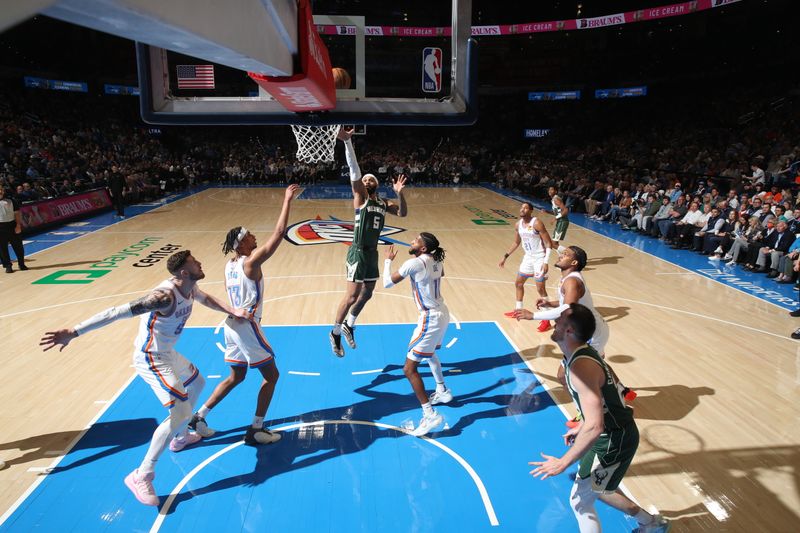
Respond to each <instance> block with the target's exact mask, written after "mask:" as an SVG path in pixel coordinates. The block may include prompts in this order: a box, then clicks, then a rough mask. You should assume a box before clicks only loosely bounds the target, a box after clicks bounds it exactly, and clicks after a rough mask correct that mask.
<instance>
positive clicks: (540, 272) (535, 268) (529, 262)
mask: <svg viewBox="0 0 800 533" xmlns="http://www.w3.org/2000/svg"><path fill="white" fill-rule="evenodd" d="M520 244H522V249H523V250H524V251H525V255H524V257H523V258H522V263H521V264H520V266H519V271H518V272H517V280H516V282H515V283H514V285H515V287H516V289H517V302H516V305H515V306H514V311H509V312H508V313H506V316H509V317H512V316H515V312H516V311H517V310H519V309H522V300H523V298H524V297H525V282H526V281H528V278H533V281H534V282H535V283H536V290H537V291H538V293H539V298H547V288H546V287H545V284H544V282H545V281H546V280H547V269H548V266H547V262H548V260H549V259H550V250H551V249H552V248H553V241H552V240H551V239H550V234H549V233H547V228H545V227H544V224H542V221H541V220H539V219H538V218H536V217H534V216H533V205H532V204H530V203H529V202H522V205H521V206H520V208H519V221H518V222H517V224H516V226H515V227H514V244H513V245H512V246H511V249H510V250H509V251H508V252H506V253H505V254H503V260H502V261H500V264H499V265H498V266H500V268H503V267H505V264H506V259H508V257H509V256H510V255H511V254H513V253H514V250H516V249H517V248H519V245H520ZM549 328H550V321H549V320H542V321H541V322H540V323H539V327H538V330H539V331H542V332H543V331H547V330H548V329H549Z"/></svg>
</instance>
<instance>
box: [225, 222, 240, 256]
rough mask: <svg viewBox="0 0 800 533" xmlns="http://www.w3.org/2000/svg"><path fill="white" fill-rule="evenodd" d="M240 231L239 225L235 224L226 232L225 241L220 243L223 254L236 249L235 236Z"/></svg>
mask: <svg viewBox="0 0 800 533" xmlns="http://www.w3.org/2000/svg"><path fill="white" fill-rule="evenodd" d="M240 231H242V227H241V226H236V227H235V228H233V229H231V230H230V231H228V234H227V235H226V236H225V242H223V243H222V253H223V254H224V255H228V254H229V253H231V252H235V251H236V238H237V237H238V236H239V232H240Z"/></svg>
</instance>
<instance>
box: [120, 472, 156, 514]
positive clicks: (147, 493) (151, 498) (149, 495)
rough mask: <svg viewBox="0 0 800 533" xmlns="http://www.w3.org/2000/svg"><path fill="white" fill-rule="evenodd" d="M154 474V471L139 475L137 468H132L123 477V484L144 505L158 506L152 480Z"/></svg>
mask: <svg viewBox="0 0 800 533" xmlns="http://www.w3.org/2000/svg"><path fill="white" fill-rule="evenodd" d="M155 477H156V475H155V474H154V473H152V472H151V473H149V474H145V475H143V476H140V475H139V470H138V469H137V470H134V471H133V472H131V473H130V474H128V476H127V477H126V478H125V484H126V485H127V486H128V488H129V489H131V492H132V493H133V495H134V496H136V499H137V500H139V501H140V502H141V503H143V504H144V505H152V506H154V507H158V504H159V503H160V502H159V500H158V496H156V491H155V489H154V488H153V480H154V479H155Z"/></svg>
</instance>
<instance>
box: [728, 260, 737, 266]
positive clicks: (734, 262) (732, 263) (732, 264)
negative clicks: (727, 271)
mask: <svg viewBox="0 0 800 533" xmlns="http://www.w3.org/2000/svg"><path fill="white" fill-rule="evenodd" d="M735 264H736V261H734V260H733V259H731V260H730V261H728V262H727V263H725V266H729V267H732V266H734V265H735Z"/></svg>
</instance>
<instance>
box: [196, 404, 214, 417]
mask: <svg viewBox="0 0 800 533" xmlns="http://www.w3.org/2000/svg"><path fill="white" fill-rule="evenodd" d="M210 412H211V408H210V407H208V406H207V405H206V404H203V406H202V407H200V409H198V410H197V416H199V417H200V418H205V417H207V416H208V413H210Z"/></svg>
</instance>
